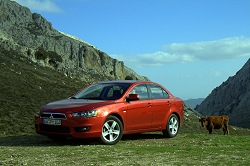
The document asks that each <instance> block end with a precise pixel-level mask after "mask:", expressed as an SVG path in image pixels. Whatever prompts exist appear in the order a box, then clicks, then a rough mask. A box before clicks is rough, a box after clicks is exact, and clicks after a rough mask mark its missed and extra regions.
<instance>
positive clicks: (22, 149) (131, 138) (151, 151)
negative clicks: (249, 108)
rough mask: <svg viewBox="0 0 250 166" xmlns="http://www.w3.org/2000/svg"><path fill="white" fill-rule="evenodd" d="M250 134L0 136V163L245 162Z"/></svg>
mask: <svg viewBox="0 0 250 166" xmlns="http://www.w3.org/2000/svg"><path fill="white" fill-rule="evenodd" d="M249 152H250V136H249V135H242V134H239V135H238V134H233V135H227V136H224V135H222V134H219V133H215V134H212V135H208V134H207V133H198V134H196V133H184V132H180V133H179V134H178V135H177V137H175V138H172V139H165V138H163V137H162V136H161V133H157V132H154V133H145V134H136V135H128V136H124V138H123V139H122V140H121V141H120V142H119V143H118V144H116V145H112V146H107V145H100V144H98V143H97V142H96V141H94V140H76V139H70V140H67V141H65V142H60V143H56V142H52V141H50V140H49V139H47V138H46V137H43V136H38V135H26V136H9V137H1V138H0V154H1V155H0V165H223V166H224V165H248V164H249V163H250V156H249Z"/></svg>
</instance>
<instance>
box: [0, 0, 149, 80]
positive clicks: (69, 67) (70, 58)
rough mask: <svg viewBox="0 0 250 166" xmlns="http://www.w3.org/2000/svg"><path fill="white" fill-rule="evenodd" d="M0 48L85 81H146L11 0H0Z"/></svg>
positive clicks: (119, 63)
mask: <svg viewBox="0 0 250 166" xmlns="http://www.w3.org/2000/svg"><path fill="white" fill-rule="evenodd" d="M0 49H5V50H15V51H18V52H19V53H20V55H21V56H25V57H27V58H29V59H31V60H32V61H34V62H37V63H39V64H41V65H43V66H47V67H51V68H54V69H56V70H58V71H61V72H63V73H65V75H67V76H71V77H78V78H81V79H82V80H84V81H86V82H93V81H99V80H100V81H101V80H102V81H103V80H111V79H112V80H113V79H116V80H122V79H127V78H130V79H135V80H148V78H146V77H143V76H140V75H139V74H137V73H136V72H134V71H133V70H132V69H130V68H128V67H126V66H125V65H124V63H123V62H122V61H119V60H117V59H113V58H111V57H110V56H108V55H107V54H106V53H105V52H103V51H101V50H99V49H97V48H95V47H94V46H92V45H90V44H88V43H86V42H84V41H81V40H79V39H77V38H75V37H72V36H70V35H67V34H64V33H62V32H59V31H57V30H56V29H54V28H53V27H52V24H51V23H50V22H48V21H47V20H46V19H45V18H43V17H42V16H41V15H40V14H37V13H31V11H30V10H29V9H28V8H27V7H23V6H21V5H19V4H18V3H16V2H13V1H10V0H0Z"/></svg>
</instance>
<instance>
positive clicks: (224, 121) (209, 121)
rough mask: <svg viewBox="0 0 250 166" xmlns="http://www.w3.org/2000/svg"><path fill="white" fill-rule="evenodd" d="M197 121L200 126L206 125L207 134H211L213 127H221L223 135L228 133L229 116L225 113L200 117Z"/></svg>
mask: <svg viewBox="0 0 250 166" xmlns="http://www.w3.org/2000/svg"><path fill="white" fill-rule="evenodd" d="M199 122H201V126H202V127H206V128H207V130H208V131H209V134H212V130H213V129H220V128H222V129H223V132H224V135H225V134H229V130H228V122H229V117H228V116H226V115H223V116H209V117H207V118H200V119H199Z"/></svg>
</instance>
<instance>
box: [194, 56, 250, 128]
mask: <svg viewBox="0 0 250 166" xmlns="http://www.w3.org/2000/svg"><path fill="white" fill-rule="evenodd" d="M197 111H198V112H199V113H201V114H203V115H204V116H209V115H228V116H229V117H230V122H229V124H231V125H234V126H239V127H245V128H250V59H248V61H247V62H246V63H245V65H244V66H243V67H242V68H241V69H240V70H239V71H238V72H237V73H236V75H234V76H232V77H229V78H228V79H227V80H226V81H225V82H223V83H222V84H221V85H220V86H219V87H216V88H215V89H214V90H213V91H212V92H211V94H210V95H209V96H208V97H207V98H206V99H205V100H204V101H203V102H202V103H201V104H200V105H199V107H198V109H197Z"/></svg>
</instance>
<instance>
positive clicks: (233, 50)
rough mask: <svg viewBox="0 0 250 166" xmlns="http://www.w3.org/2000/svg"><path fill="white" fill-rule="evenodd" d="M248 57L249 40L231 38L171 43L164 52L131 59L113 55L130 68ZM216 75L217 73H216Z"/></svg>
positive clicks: (249, 53)
mask: <svg viewBox="0 0 250 166" xmlns="http://www.w3.org/2000/svg"><path fill="white" fill-rule="evenodd" d="M246 56H250V38H246V37H232V38H226V39H221V40H215V41H207V42H193V43H173V44H167V45H165V46H164V50H162V51H157V52H154V53H149V54H142V55H137V56H134V57H133V58H132V59H131V58H130V59H129V58H127V57H124V56H118V55H113V57H116V58H117V59H119V60H122V61H124V62H125V64H132V66H134V65H136V66H144V65H164V64H167V63H187V62H193V61H196V60H215V61H217V60H225V59H235V58H240V57H246ZM217 74H218V73H217Z"/></svg>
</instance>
